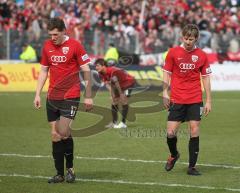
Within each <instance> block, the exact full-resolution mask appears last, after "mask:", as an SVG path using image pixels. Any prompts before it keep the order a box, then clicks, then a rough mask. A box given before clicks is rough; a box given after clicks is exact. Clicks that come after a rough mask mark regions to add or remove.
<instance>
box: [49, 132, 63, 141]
mask: <svg viewBox="0 0 240 193" xmlns="http://www.w3.org/2000/svg"><path fill="white" fill-rule="evenodd" d="M51 138H52V141H54V142H58V141H61V139H62V137H61V135H59V133H57V132H56V131H53V132H52V133H51Z"/></svg>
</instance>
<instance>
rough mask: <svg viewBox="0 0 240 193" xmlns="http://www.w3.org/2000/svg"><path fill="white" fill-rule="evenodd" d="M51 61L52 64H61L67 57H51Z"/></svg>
mask: <svg viewBox="0 0 240 193" xmlns="http://www.w3.org/2000/svg"><path fill="white" fill-rule="evenodd" d="M51 61H52V62H56V63H63V62H66V61H67V57H66V56H54V55H53V56H52V57H51Z"/></svg>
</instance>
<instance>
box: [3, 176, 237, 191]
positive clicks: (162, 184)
mask: <svg viewBox="0 0 240 193" xmlns="http://www.w3.org/2000/svg"><path fill="white" fill-rule="evenodd" d="M0 176H1V177H22V178H31V179H33V178H35V179H36V178H37V179H48V178H50V177H48V176H33V175H29V174H16V173H13V174H4V173H0ZM76 181H81V182H97V183H111V184H128V185H147V186H165V187H181V188H198V189H207V190H227V191H232V192H240V189H234V188H222V187H213V186H196V185H189V184H166V183H160V182H134V181H127V180H109V179H102V180H100V179H85V178H76Z"/></svg>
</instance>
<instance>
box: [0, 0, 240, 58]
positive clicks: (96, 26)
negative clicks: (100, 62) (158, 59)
mask: <svg viewBox="0 0 240 193" xmlns="http://www.w3.org/2000/svg"><path fill="white" fill-rule="evenodd" d="M49 17H61V18H63V19H64V21H65V23H66V25H67V29H68V30H67V33H68V34H69V36H71V37H73V38H75V39H77V40H79V41H81V42H83V44H84V46H85V47H86V49H87V51H88V52H89V53H90V54H94V55H103V54H104V52H105V50H106V48H107V46H108V45H109V43H114V44H115V45H116V46H117V47H118V49H120V50H123V51H126V52H130V53H136V54H143V53H145V54H148V53H160V52H164V51H166V50H167V49H168V48H169V47H172V46H174V45H177V44H179V37H180V29H181V27H182V26H183V25H185V24H186V23H195V24H197V25H198V26H199V29H200V32H201V33H200V41H199V46H200V47H201V48H206V50H208V51H209V52H218V53H219V52H221V53H225V52H239V51H240V48H239V45H240V0H198V1H195V0H145V1H144V0H72V1H71V0H22V1H21V0H19V1H17V0H16V1H13V0H0V31H1V32H4V31H7V30H8V29H11V34H10V39H11V49H18V48H19V45H22V44H23V43H26V42H28V43H31V44H32V45H33V46H34V47H35V48H36V49H37V52H38V54H40V50H41V44H42V42H43V40H44V39H46V38H47V36H48V35H47V30H46V22H47V20H48V18H49ZM2 37H3V36H2ZM0 39H1V37H0ZM3 39H4V38H3ZM0 41H1V40H0ZM16 52H17V50H16V51H15V52H14V53H16ZM13 57H14V56H13Z"/></svg>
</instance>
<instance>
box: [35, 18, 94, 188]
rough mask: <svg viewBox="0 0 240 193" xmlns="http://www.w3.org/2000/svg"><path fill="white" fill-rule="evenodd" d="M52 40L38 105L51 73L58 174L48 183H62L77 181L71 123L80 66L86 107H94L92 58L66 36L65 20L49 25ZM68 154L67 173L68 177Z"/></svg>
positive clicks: (43, 64) (51, 118)
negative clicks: (84, 87)
mask: <svg viewBox="0 0 240 193" xmlns="http://www.w3.org/2000/svg"><path fill="white" fill-rule="evenodd" d="M47 29H48V34H49V36H50V39H49V40H47V41H45V43H44V45H43V48H42V58H41V70H40V74H39V77H38V83H37V88H36V95H35V99H34V106H35V107H36V108H37V109H39V108H40V107H41V97H40V94H41V91H42V88H43V86H44V84H45V82H46V80H47V77H48V73H49V75H50V76H49V78H50V80H49V88H48V93H47V100H46V110H47V118H48V122H49V124H50V126H51V137H52V155H53V159H54V165H55V168H56V170H57V175H55V176H53V177H52V178H50V179H49V180H48V183H60V182H63V181H64V180H65V179H66V181H67V182H69V183H71V182H74V181H75V173H74V170H73V139H72V137H71V128H70V124H71V122H72V120H73V119H74V117H75V116H76V113H77V110H78V106H79V100H80V78H79V71H80V69H81V70H82V71H83V73H84V81H85V83H86V92H85V99H84V104H85V108H86V110H87V111H88V110H90V109H91V108H92V104H93V102H92V98H91V82H90V69H89V66H88V64H89V63H90V59H89V57H88V55H87V54H86V52H85V50H84V48H83V46H82V45H81V44H80V43H79V42H77V41H76V40H74V39H71V38H69V37H68V36H67V35H65V30H66V28H65V24H64V22H63V20H62V19H59V18H52V19H50V20H49V21H48V24H47ZM64 157H65V159H66V170H67V172H66V176H65V177H64Z"/></svg>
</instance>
